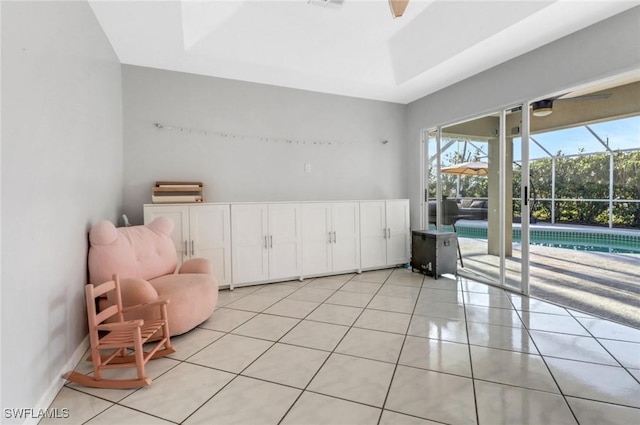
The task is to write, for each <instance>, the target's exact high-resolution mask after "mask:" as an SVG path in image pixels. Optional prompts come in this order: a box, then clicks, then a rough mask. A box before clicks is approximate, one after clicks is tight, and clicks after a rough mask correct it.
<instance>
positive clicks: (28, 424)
mask: <svg viewBox="0 0 640 425" xmlns="http://www.w3.org/2000/svg"><path fill="white" fill-rule="evenodd" d="M87 349H89V335H87V336H86V337H85V338H84V339H83V340H82V342H81V343H80V345H78V347H77V348H76V350H75V351H74V352H73V355H72V356H71V358H70V359H69V360H68V361H67V363H65V364H64V366H63V367H62V368H61V370H60V371H58V373H57V374H56V375H55V376H56V378H55V379H54V380H53V381H52V382H51V385H49V388H47V391H45V393H44V394H43V395H42V397H40V400H38V404H37V405H36V406H34V410H35V411H39V410H40V409H44V410H46V409H48V408H49V406H51V403H53V400H55V398H56V396H57V395H58V393H59V392H60V389H61V388H62V387H63V386H64V384H65V382H66V381H65V380H64V379H62V375H63V374H64V373H66V372H68V371H70V370H72V369H73V368H74V367H76V365H77V364H78V363H79V362H80V360H82V356H83V355H84V353H85V352H86V351H87ZM39 421H40V419H38V418H28V419H27V420H25V422H23V425H37V424H38V422H39Z"/></svg>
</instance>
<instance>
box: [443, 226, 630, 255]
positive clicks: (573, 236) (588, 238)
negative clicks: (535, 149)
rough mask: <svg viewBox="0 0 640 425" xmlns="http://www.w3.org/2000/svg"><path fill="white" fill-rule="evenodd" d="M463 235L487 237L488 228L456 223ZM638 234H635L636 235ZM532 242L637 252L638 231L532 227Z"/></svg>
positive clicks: (517, 231) (516, 232)
mask: <svg viewBox="0 0 640 425" xmlns="http://www.w3.org/2000/svg"><path fill="white" fill-rule="evenodd" d="M456 227H457V231H458V235H459V236H460V237H463V238H473V239H487V228H486V227H485V226H478V225H469V226H467V225H461V224H458V225H457V226H456ZM636 233H637V234H636ZM529 239H530V242H531V244H532V245H540V246H549V247H554V248H564V249H572V250H576V251H590V252H610V253H620V254H640V232H620V231H617V232H616V231H612V232H606V231H603V229H597V230H592V231H589V230H588V229H585V230H582V229H580V230H576V229H565V228H555V229H554V228H549V227H546V228H537V229H536V228H531V229H530V233H529ZM520 240H521V239H520V228H514V229H513V241H514V242H520Z"/></svg>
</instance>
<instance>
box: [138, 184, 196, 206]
mask: <svg viewBox="0 0 640 425" xmlns="http://www.w3.org/2000/svg"><path fill="white" fill-rule="evenodd" d="M151 201H152V202H153V203H154V204H176V203H192V202H204V185H203V184H202V182H174V181H161V182H156V184H155V186H154V187H153V188H152V189H151Z"/></svg>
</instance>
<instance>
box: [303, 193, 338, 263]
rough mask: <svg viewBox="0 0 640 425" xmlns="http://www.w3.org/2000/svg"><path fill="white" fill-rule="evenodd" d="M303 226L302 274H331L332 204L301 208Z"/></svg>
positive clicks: (306, 205)
mask: <svg viewBox="0 0 640 425" xmlns="http://www.w3.org/2000/svg"><path fill="white" fill-rule="evenodd" d="M300 215H301V225H302V273H303V274H304V275H316V274H322V273H330V272H331V271H332V270H333V266H332V262H331V241H332V237H333V235H332V234H331V231H332V228H331V204H325V203H317V204H316V203H311V204H303V205H302V206H301V207H300Z"/></svg>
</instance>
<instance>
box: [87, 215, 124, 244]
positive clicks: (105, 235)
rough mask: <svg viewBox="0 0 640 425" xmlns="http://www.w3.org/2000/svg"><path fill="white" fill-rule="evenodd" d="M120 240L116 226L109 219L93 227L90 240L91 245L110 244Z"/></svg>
mask: <svg viewBox="0 0 640 425" xmlns="http://www.w3.org/2000/svg"><path fill="white" fill-rule="evenodd" d="M117 240H118V231H117V230H116V226H114V225H113V223H112V222H110V221H109V220H101V221H99V222H97V223H96V224H94V225H93V227H91V231H90V232H89V241H90V242H91V245H110V244H112V243H114V242H115V241H117Z"/></svg>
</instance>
